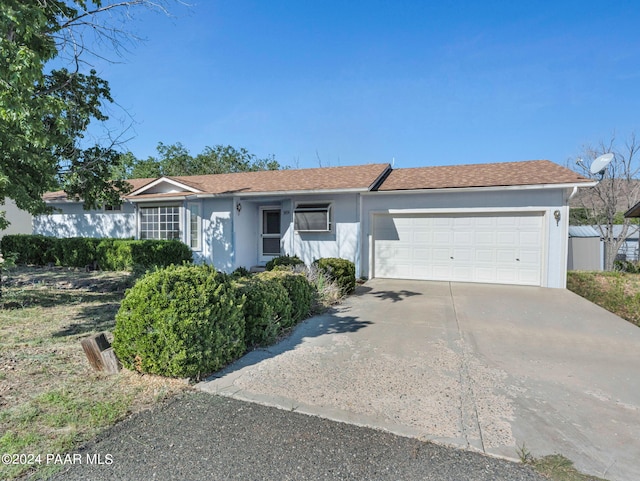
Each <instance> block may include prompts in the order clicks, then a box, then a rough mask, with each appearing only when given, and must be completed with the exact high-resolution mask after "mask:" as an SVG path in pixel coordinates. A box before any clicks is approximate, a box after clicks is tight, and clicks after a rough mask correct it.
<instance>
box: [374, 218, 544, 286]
mask: <svg viewBox="0 0 640 481" xmlns="http://www.w3.org/2000/svg"><path fill="white" fill-rule="evenodd" d="M542 219H543V217H542V214H540V213H531V214H529V213H518V214H509V215H497V214H494V213H492V214H486V215H482V214H480V215H473V216H471V215H415V214H412V215H397V214H393V215H390V214H380V215H376V216H375V217H374V226H373V232H374V277H383V278H394V279H423V280H438V281H459V282H488V283H498V284H524V285H536V286H538V285H540V284H541V279H542V256H543V242H542V230H543V229H542V225H543V224H542Z"/></svg>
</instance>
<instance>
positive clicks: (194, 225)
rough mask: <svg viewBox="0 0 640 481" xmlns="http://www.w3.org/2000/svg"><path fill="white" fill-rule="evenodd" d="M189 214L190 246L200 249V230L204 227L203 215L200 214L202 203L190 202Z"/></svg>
mask: <svg viewBox="0 0 640 481" xmlns="http://www.w3.org/2000/svg"><path fill="white" fill-rule="evenodd" d="M187 212H188V215H189V246H190V247H191V248H192V249H193V250H196V251H197V250H200V249H201V245H200V238H201V235H200V231H201V228H202V215H201V214H200V204H199V203H190V204H188V207H187Z"/></svg>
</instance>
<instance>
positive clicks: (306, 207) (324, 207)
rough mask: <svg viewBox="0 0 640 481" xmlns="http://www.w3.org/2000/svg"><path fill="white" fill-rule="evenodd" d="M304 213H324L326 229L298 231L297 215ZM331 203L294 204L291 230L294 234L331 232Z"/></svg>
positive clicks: (332, 224) (332, 225)
mask: <svg viewBox="0 0 640 481" xmlns="http://www.w3.org/2000/svg"><path fill="white" fill-rule="evenodd" d="M305 212H325V213H326V216H327V217H326V229H299V228H298V221H297V219H298V214H304V213H305ZM333 228H334V222H333V202H331V201H326V200H325V201H312V202H296V205H295V209H294V210H293V230H294V231H295V232H300V233H306V232H316V233H327V232H333Z"/></svg>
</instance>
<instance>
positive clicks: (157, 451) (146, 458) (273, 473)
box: [50, 392, 543, 481]
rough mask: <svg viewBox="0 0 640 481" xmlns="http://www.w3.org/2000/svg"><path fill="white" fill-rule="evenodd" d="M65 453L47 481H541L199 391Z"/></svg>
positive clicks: (518, 470) (443, 451) (501, 466)
mask: <svg viewBox="0 0 640 481" xmlns="http://www.w3.org/2000/svg"><path fill="white" fill-rule="evenodd" d="M72 454H75V455H76V456H71V457H70V459H69V463H68V464H67V465H64V466H63V469H62V470H61V471H60V472H58V473H57V474H55V475H54V476H53V477H52V478H50V481H74V480H78V481H80V480H82V481H100V480H105V481H106V480H109V481H113V480H126V481H136V480H145V481H147V480H152V479H159V480H163V481H165V480H166V481H168V480H185V481H186V480H192V481H197V480H274V481H275V480H277V481H283V480H325V481H326V480H365V479H366V480H438V481H459V480H466V481H480V480H487V481H489V480H491V481H500V480H504V481H543V478H542V477H541V476H539V475H538V474H536V473H534V472H533V471H532V470H531V469H530V468H529V467H528V466H524V465H520V464H516V463H512V462H509V461H505V460H502V459H496V458H491V457H487V456H484V455H481V454H478V453H475V452H470V451H464V450H460V449H455V448H449V447H445V446H442V445H438V444H433V443H429V442H423V441H419V440H417V439H411V438H407V437H402V436H397V435H394V434H390V433H388V432H383V431H380V430H375V429H371V428H366V427H360V426H355V425H351V424H345V423H340V422H335V421H330V420H327V419H323V418H319V417H315V416H309V415H305V414H300V413H296V412H292V411H285V410H281V409H276V408H272V407H267V406H262V405H258V404H254V403H247V402H243V401H239V400H235V399H231V398H224V397H219V396H214V395H211V394H206V393H197V392H190V393H187V394H184V395H181V396H178V397H175V398H173V399H170V400H169V401H167V402H165V403H162V404H159V405H157V406H156V407H154V408H153V409H151V410H148V411H144V412H142V413H139V414H136V415H134V416H132V417H130V418H129V419H127V420H125V421H123V422H121V423H119V424H118V425H116V426H114V427H113V428H111V429H110V430H108V431H106V432H105V433H103V434H102V435H101V436H100V437H99V438H97V439H96V440H95V441H93V442H91V443H90V444H88V445H86V446H85V447H83V448H82V449H81V450H79V451H77V452H75V453H72Z"/></svg>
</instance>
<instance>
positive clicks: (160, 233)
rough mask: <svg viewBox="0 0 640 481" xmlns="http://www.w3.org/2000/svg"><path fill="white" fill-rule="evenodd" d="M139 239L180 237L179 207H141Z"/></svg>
mask: <svg viewBox="0 0 640 481" xmlns="http://www.w3.org/2000/svg"><path fill="white" fill-rule="evenodd" d="M140 239H165V240H166V239H180V207H179V206H177V205H164V206H155V207H141V208H140Z"/></svg>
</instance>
